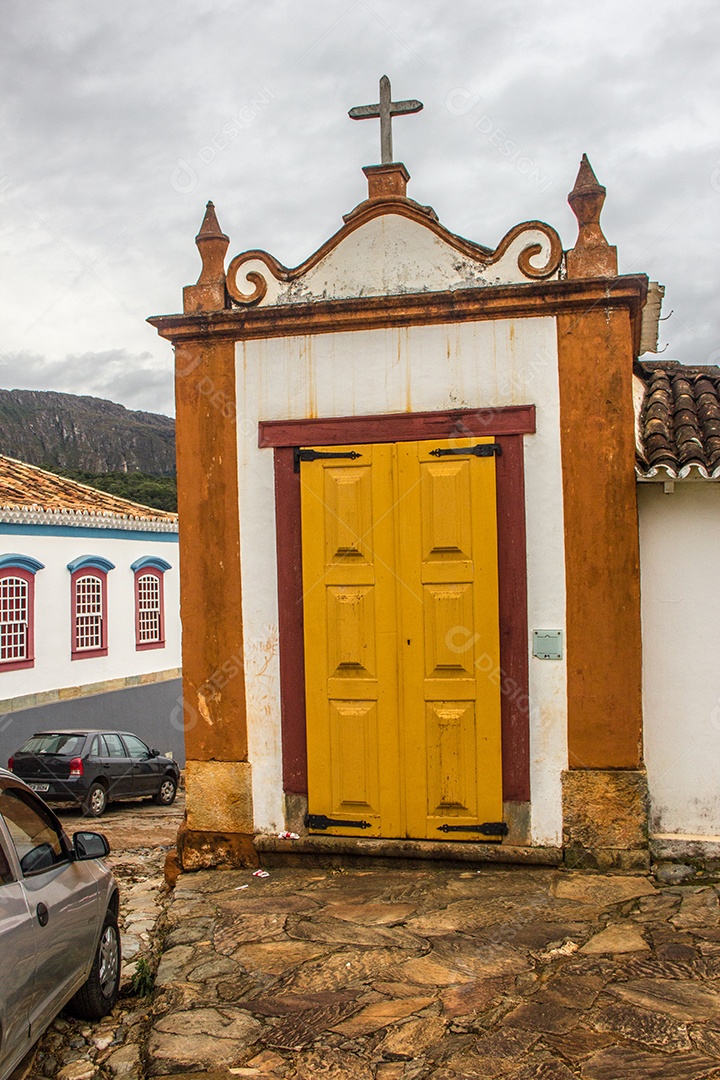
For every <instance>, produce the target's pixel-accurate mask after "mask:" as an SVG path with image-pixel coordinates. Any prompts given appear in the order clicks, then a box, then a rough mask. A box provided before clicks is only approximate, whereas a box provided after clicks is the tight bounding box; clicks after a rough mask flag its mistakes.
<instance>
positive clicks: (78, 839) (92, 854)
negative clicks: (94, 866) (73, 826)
mask: <svg viewBox="0 0 720 1080" xmlns="http://www.w3.org/2000/svg"><path fill="white" fill-rule="evenodd" d="M73 852H74V854H75V858H76V860H77V861H78V862H82V861H83V860H85V859H104V858H105V856H106V855H109V854H110V845H109V844H108V842H107V837H106V836H103V834H102V833H99V832H76V833H73Z"/></svg>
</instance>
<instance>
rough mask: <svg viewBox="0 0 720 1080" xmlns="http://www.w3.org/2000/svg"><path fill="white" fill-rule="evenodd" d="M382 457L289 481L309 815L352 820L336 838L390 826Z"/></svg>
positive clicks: (389, 544)
mask: <svg viewBox="0 0 720 1080" xmlns="http://www.w3.org/2000/svg"><path fill="white" fill-rule="evenodd" d="M334 449H337V451H338V452H342V448H341V447H338V448H334ZM324 452H327V451H324ZM391 458H392V447H391V446H379V447H378V446H374V447H363V448H362V453H361V457H360V459H359V460H357V461H352V460H348V459H342V458H339V459H335V458H329V459H328V458H322V459H319V460H316V461H313V462H304V463H303V465H302V469H301V474H300V479H301V500H302V518H303V590H304V622H305V650H306V686H307V716H308V728H307V731H308V785H309V792H310V794H309V813H310V814H316V815H324V816H326V817H331V818H337V819H340V820H344V821H356V822H358V823H360V822H362V823H363V824H362V825H360V824H358V825H357V826H344V827H341V828H339V829H338V828H333V827H331V828H330V829H329V831H330V832H331V833H333V832H338V831H339V832H341V833H342V834H343V835H348V834H349V835H358V836H362V835H365V836H379V835H380V834H381V822H382V828H383V830H390V832H389V835H398V831H399V829H400V828H401V815H400V801H399V800H400V794H399V792H400V783H399V745H398V709H397V665H396V662H395V644H394V642H395V634H396V613H395V583H394V576H393V571H392V565H393V562H394V548H393V544H394V531H393V520H392V515H391V513H390V512H389V511H390V510H391V507H392V472H391V469H390V462H391ZM389 641H391V642H392V648H391V649H389V648H388V642H389Z"/></svg>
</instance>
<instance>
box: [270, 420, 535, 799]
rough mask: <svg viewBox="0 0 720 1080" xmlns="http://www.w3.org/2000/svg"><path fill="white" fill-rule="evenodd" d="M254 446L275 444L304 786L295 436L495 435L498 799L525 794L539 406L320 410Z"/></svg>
mask: <svg viewBox="0 0 720 1080" xmlns="http://www.w3.org/2000/svg"><path fill="white" fill-rule="evenodd" d="M258 428H259V440H258V445H259V446H260V447H268V448H269V447H272V448H273V449H274V451H275V519H276V530H277V565H278V609H279V619H278V622H279V627H278V629H279V648H280V701H281V711H282V758H283V790H284V791H286V792H288V793H296V794H307V742H306V735H305V659H304V640H303V596H302V531H301V521H300V475H299V473H296V472H295V468H294V448H295V447H297V446H339V445H348V444H349V443H356V444H359V443H379V442H383V443H387V442H410V441H413V442H414V441H418V442H419V441H421V440H429V439H447V438H453V437H455V438H467V437H478V436H488V435H489V436H492V437H494V438H495V440H496V442H498V443H499V444H500V447H501V452H500V454H499V455H498V456H497V457H496V459H495V461H496V466H497V523H498V576H499V601H500V667H499V669H498V670H497V671H494V672H489V673H488V677H489V678H491V679H494V680H497V682H498V684H499V686H500V691H501V709H502V774H503V800H504V801H505V802H528V801H529V799H530V723H529V717H530V709H529V704H530V699H529V696H528V616H527V566H526V536H525V480H524V468H523V435H529V434H533V433H534V432H535V406H534V405H518V406H509V407H508V408H505V409H479V410H478V409H454V410H452V411H447V412H426V413H392V414H389V415H379V416H345V417H336V418H330V419H318V420H266V421H261V422H260V424H259V425H258Z"/></svg>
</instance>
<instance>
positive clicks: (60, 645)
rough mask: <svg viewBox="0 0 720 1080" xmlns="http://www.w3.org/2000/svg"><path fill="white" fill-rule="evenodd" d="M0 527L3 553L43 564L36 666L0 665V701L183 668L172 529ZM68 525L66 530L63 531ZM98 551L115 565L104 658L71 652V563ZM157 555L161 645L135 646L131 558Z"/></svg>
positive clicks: (110, 576)
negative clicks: (161, 566) (162, 567)
mask: <svg viewBox="0 0 720 1080" xmlns="http://www.w3.org/2000/svg"><path fill="white" fill-rule="evenodd" d="M11 528H12V527H9V528H6V529H3V527H2V526H0V555H8V554H19V555H26V556H30V557H31V558H33V559H37V560H38V561H39V562H41V563H43V565H44V569H42V570H38V572H37V573H36V574H35V650H34V651H35V664H34V666H33V667H31V668H24V669H21V670H16V671H8V670H3V669H2V665H0V701H7V700H8V699H12V698H18V697H23V696H25V695H31V694H41V693H43V692H45V691H50V690H56V689H62V688H66V687H75V686H79V685H85V684H101V683H104V682H108V681H112V680H117V679H123V678H127V677H129V676H134V675H144V674H147V673H150V672H158V671H168V670H170V669H178V668H179V667H180V663H181V661H180V601H179V578H180V575H179V566H178V543H177V534H174V533H154V532H132V533H130V532H128V534H127V536H122V537H117V535H112V536H109V535H108V534H107V530H105V531H103V530H102V529H97V530H93V531H92V533H91V534H90V535H87V534H86V530H82V531H78V535H57V534H56V533H54V532H53V530H52V529H47V530H44V529H43V530H42V532H40V530H39V529H38V528H36V529H34V530H33V531H32V532H22V531H17V530H13V531H9V529H11ZM64 531H67V530H64ZM83 556H101V557H102V558H104V559H107V560H109V561H110V562H111V563H113V564H114V567H115V569H114V570H111V571H109V573H108V575H107V647H108V651H107V656H97V657H83V658H82V659H76V660H73V659H72V657H71V583H70V571H69V570H68V563H71V562H73V560H75V559H78V558H81V557H83ZM146 556H154V557H159V558H161V559H164V560H165V561H166V562H168V563H169V564H170V569H169V570H167V571H166V572H165V574H164V594H165V595H164V614H165V646H164V648H157V649H148V650H146V651H138V649H137V648H136V640H135V586H134V573H133V571H132V570H131V569H130V567H131V564H132V563H133V562H135V561H136V560H137V559H141V558H144V557H146Z"/></svg>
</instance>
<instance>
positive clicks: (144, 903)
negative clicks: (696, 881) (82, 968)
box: [26, 802, 720, 1080]
mask: <svg viewBox="0 0 720 1080" xmlns="http://www.w3.org/2000/svg"><path fill="white" fill-rule="evenodd" d="M182 809H183V808H182V803H181V802H178V804H177V805H176V806H174V807H172V808H169V809H161V808H158V807H155V806H153V805H152V804H148V803H144V804H125V805H124V806H120V807H113V808H111V810H110V811H109V812H108V814H107V815H106V816H105V817H103V818H102V819H100V820H99V821H98V822H96V823H95V825H96V827H97V828H100V829H101V830H102V831H104V832H105V833H106V834H107V835H108V837H109V839H110V842H111V845H112V847H113V854H112V862H113V866H114V868H115V871H116V873H117V874H118V876H119V878H120V881H121V886H122V901H121V914H122V927H123V940H124V948H125V955H126V961H125V964H124V975H123V995H122V997H121V1000H120V1002H119V1004H118V1006H117V1007H116V1009H115V1011H114V1013H113V1015H112V1016H111V1017H109V1018H108V1019H107V1020H104V1021H102V1022H100V1023H98V1024H96V1025H91V1024H88V1023H87V1022H85V1021H76V1020H73V1019H72V1018H69V1017H67V1016H66V1015H63V1016H61V1017H60V1018H58V1020H57V1021H56V1022H55V1023H54V1024H53V1025H52V1026H51V1028H50V1029H49V1031H48V1033H47V1034H46V1035H45V1036H44V1038H43V1039H42V1040H41V1042H40V1044H39V1047H38V1051H37V1053H36V1055H35V1057H34V1061H33V1064H32V1066H31V1067H30V1069H29V1071H28V1070H27V1067H26V1076H30V1077H33V1078H34V1077H37V1078H48V1080H50V1078H52V1080H106V1078H107V1080H113V1078H120V1080H123V1078H125V1080H136V1078H140V1077H144V1076H166V1075H178V1074H186V1073H188V1072H198V1073H212V1074H213V1080H220V1078H221V1077H227V1078H228V1080H231V1077H233V1076H235V1077H258V1078H259V1080H274V1078H277V1080H310V1078H313V1080H315V1078H316V1077H322V1078H324V1080H371V1078H372V1080H426V1078H428V1080H430V1078H432V1080H470V1078H472V1080H476V1078H477V1080H484V1078H493V1077H502V1078H503V1080H505V1078H508V1080H531V1078H533V1077H537V1078H543V1080H570V1078H571V1077H580V1078H584V1080H626V1078H632V1080H665V1078H667V1080H705V1078H710V1077H720V920H719V918H718V915H719V914H720V911H719V906H718V905H719V897H718V889H717V887H715V886H713V885H703V886H697V885H695V886H693V885H689V886H687V885H685V886H678V885H676V886H670V887H664V888H662V889H658V888H656V886H655V885H654V884H653V883H652V881H651V879H649V878H647V877H643V876H634V877H627V876H625V877H623V876H602V875H596V874H591V873H568V872H563V871H558V870H552V869H545V868H538V869H529V868H524V869H517V870H515V869H494V868H492V867H489V866H488V865H487V864H486V865H485V866H483V867H482V868H481V869H480V870H479V871H476V870H474V869H468V868H465V869H437V868H434V867H423V868H421V869H400V868H398V867H397V866H396V865H394V864H393V863H392V862H389V863H388V865H387V866H386V867H383V868H382V869H360V868H357V869H346V868H336V869H329V868H328V869H326V868H312V867H306V866H303V867H302V868H292V867H282V868H281V867H277V868H269V869H268V871H267V873H268V876H267V877H264V878H263V877H255V876H254V875H253V873H252V872H251V871H250V870H238V871H223V872H220V871H218V872H202V873H197V874H185V875H182V876H181V877H180V879H179V881H178V883H177V886H176V888H175V889H174V890H173V892H172V893H170V894H168V893H167V892H166V890H165V887H164V884H163V878H162V867H163V862H164V858H165V853H166V850H167V848H168V847H169V846H170V845H171V844H172V842H173V840H174V837H175V832H176V830H177V827H178V824H179V822H180V819H181V815H182ZM61 816H62V818H63V823H64V825H65V828H66V829H67V831H68V832H72V831H73V829H74V828H79V827H87V824H88V823H87V819H82V818H76V817H75V815H73V814H71V813H70V812H69V811H63V812H62V814H61ZM160 938H163V939H164V940H163V948H162V959H161V961H160V965H159V969H158V971H157V977H156V991H155V995H154V998H151V997H142V996H138V995H133V994H132V990H131V985H130V980H131V976H132V973H133V970H134V968H135V964H136V961H137V959H138V957H144V958H146V959H147V960H148V962H149V963H150V965H151V966H152V965H154V964H155V963H156V961H157V957H158V954H159V951H160V950H159V945H158V942H159V939H160ZM208 1080H209V1078H208Z"/></svg>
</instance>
